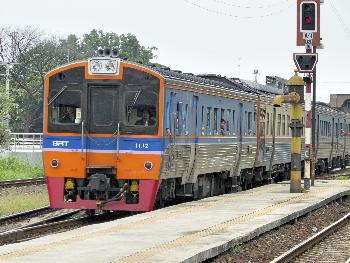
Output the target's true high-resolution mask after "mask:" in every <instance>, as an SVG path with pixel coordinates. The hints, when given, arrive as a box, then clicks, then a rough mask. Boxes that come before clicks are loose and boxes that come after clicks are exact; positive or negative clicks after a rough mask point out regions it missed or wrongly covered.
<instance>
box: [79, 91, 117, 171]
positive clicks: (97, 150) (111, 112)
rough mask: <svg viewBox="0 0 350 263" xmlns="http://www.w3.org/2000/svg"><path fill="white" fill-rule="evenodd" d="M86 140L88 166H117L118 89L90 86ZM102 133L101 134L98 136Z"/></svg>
mask: <svg viewBox="0 0 350 263" xmlns="http://www.w3.org/2000/svg"><path fill="white" fill-rule="evenodd" d="M88 101H89V108H88V112H89V115H88V118H87V120H88V123H87V133H88V134H89V136H88V137H87V141H86V148H87V158H86V159H87V164H86V166H87V167H111V168H112V167H115V163H116V159H117V158H118V156H116V155H119V149H118V145H120V142H119V141H118V140H119V137H118V123H119V120H118V89H117V88H116V87H115V86H90V87H89V99H88ZM97 134H98V135H100V136H97Z"/></svg>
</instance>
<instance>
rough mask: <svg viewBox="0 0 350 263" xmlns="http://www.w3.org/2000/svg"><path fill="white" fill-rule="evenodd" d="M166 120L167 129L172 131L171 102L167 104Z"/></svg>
mask: <svg viewBox="0 0 350 263" xmlns="http://www.w3.org/2000/svg"><path fill="white" fill-rule="evenodd" d="M165 118H166V127H165V128H166V129H168V128H169V129H170V102H169V101H168V102H167V103H166V116H165Z"/></svg>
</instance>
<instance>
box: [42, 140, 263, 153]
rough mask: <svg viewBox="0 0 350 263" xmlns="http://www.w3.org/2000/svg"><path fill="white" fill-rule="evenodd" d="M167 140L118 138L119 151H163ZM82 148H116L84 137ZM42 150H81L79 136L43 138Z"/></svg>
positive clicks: (213, 141)
mask: <svg viewBox="0 0 350 263" xmlns="http://www.w3.org/2000/svg"><path fill="white" fill-rule="evenodd" d="M241 140H242V142H244V143H255V142H256V138H255V137H251V138H243V139H241ZM239 141H240V139H239V138H237V137H234V138H200V137H199V138H180V139H176V140H175V143H182V144H183V143H189V144H192V143H238V142H239ZM171 142H172V140H171V139H169V138H164V139H160V138H122V137H121V138H120V140H119V149H120V150H122V151H145V152H147V151H154V152H157V151H163V150H164V148H165V146H166V145H168V144H169V143H171ZM83 144H84V145H83V148H84V149H89V150H101V151H109V150H115V149H116V148H117V139H116V138H106V137H84V140H83ZM43 148H44V149H48V150H49V149H71V150H73V149H74V150H79V149H81V148H82V143H81V137H80V136H45V137H44V141H43Z"/></svg>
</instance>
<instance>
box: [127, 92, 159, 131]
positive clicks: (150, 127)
mask: <svg viewBox="0 0 350 263" xmlns="http://www.w3.org/2000/svg"><path fill="white" fill-rule="evenodd" d="M124 98H125V99H124V103H125V107H124V109H123V111H124V117H125V124H124V125H123V131H124V132H125V133H128V134H154V133H156V128H157V124H158V121H157V119H158V112H157V105H158V95H157V93H156V92H154V91H153V90H152V89H149V88H148V87H137V86H127V87H126V90H125V93H124Z"/></svg>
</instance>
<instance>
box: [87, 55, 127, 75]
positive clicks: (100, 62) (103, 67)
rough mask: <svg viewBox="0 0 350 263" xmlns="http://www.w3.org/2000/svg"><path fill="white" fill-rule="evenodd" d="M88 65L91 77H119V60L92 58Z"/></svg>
mask: <svg viewBox="0 0 350 263" xmlns="http://www.w3.org/2000/svg"><path fill="white" fill-rule="evenodd" d="M88 64H89V66H88V68H89V74H90V75H118V73H119V65H120V60H119V59H118V58H110V57H109V58H107V57H106V58H91V59H89V60H88Z"/></svg>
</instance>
